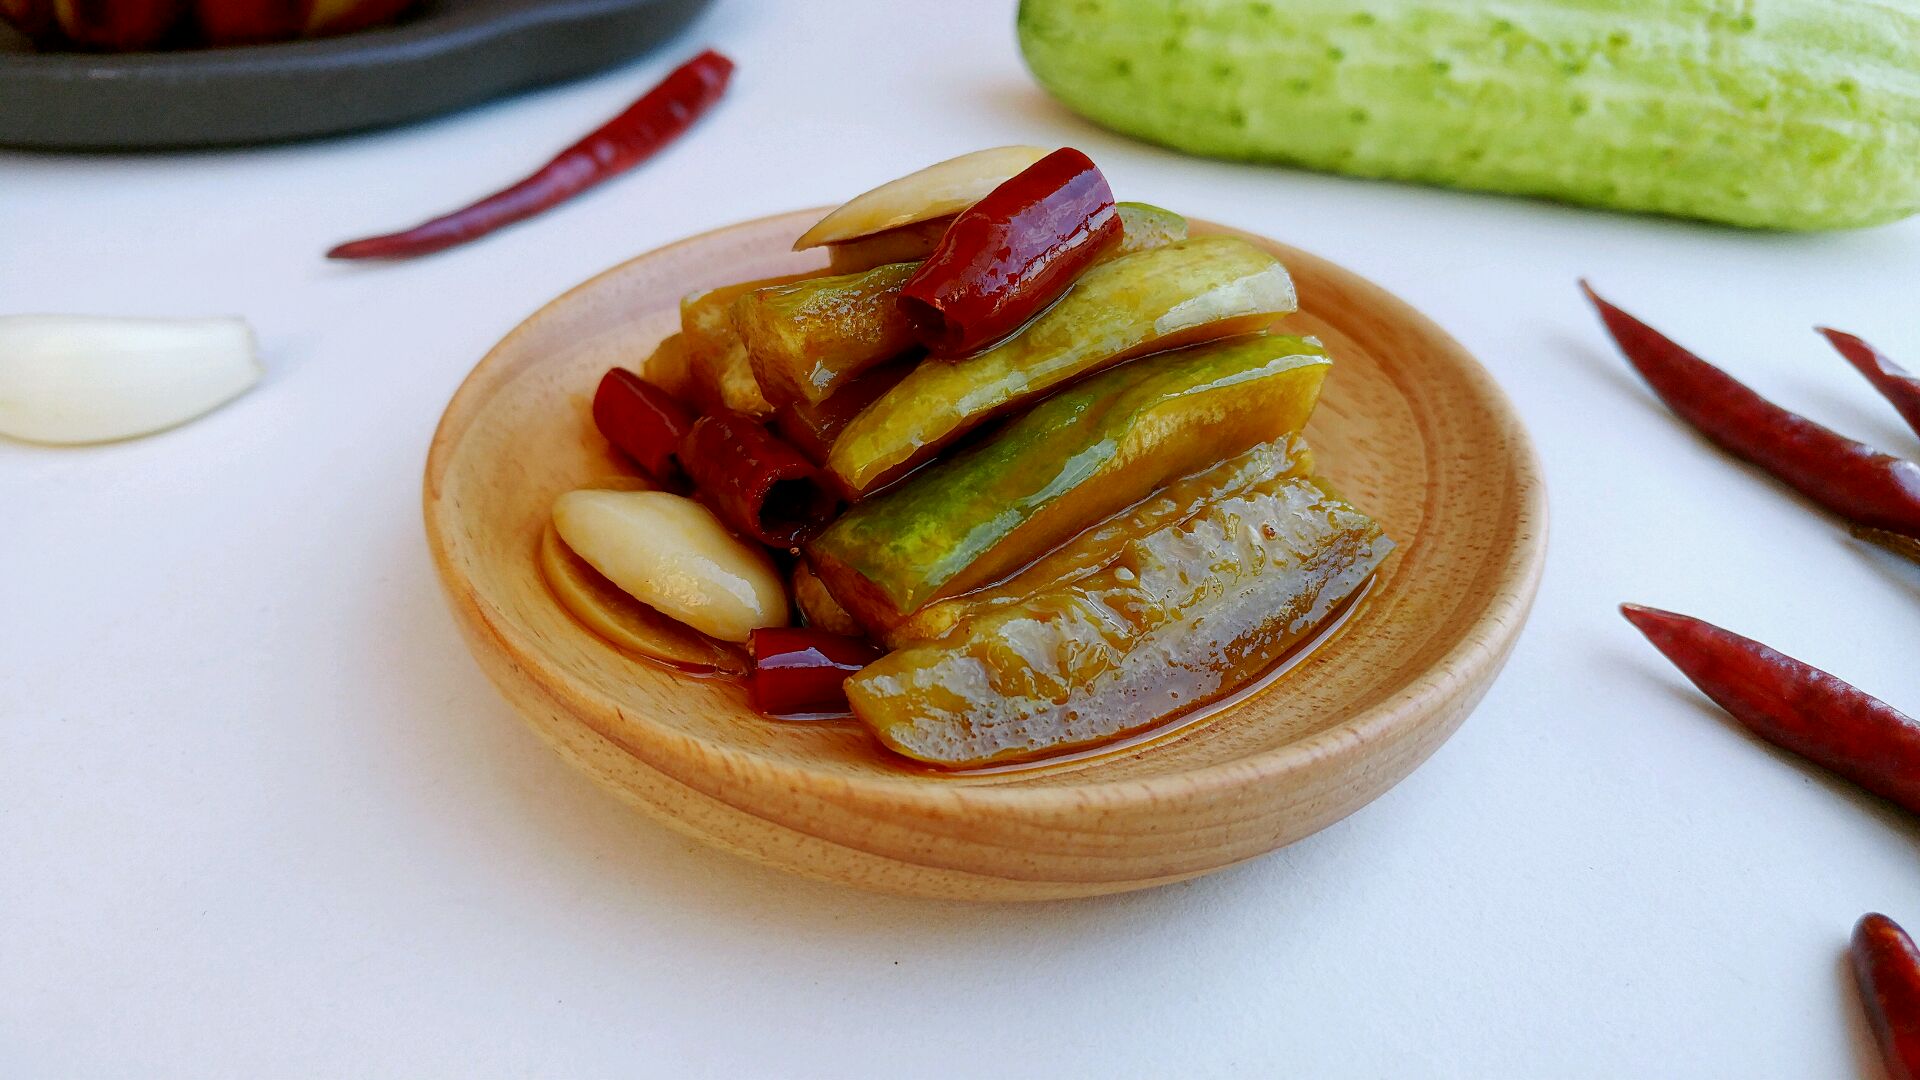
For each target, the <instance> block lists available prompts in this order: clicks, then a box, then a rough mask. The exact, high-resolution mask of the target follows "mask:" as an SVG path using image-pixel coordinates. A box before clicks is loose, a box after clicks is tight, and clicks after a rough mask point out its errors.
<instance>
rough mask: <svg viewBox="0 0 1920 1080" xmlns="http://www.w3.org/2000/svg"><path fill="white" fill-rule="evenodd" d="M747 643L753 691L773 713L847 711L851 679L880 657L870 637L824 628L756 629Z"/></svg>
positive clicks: (749, 687)
mask: <svg viewBox="0 0 1920 1080" xmlns="http://www.w3.org/2000/svg"><path fill="white" fill-rule="evenodd" d="M747 647H748V648H749V649H750V650H752V652H753V672H752V674H751V675H749V676H748V678H747V694H748V696H749V697H750V698H751V699H752V702H753V707H754V708H755V709H756V710H758V711H760V712H762V713H766V714H767V715H769V716H818V715H821V714H829V715H835V714H842V713H845V712H846V711H847V692H846V690H845V689H844V688H843V685H842V684H844V683H845V682H846V680H847V677H848V676H850V675H852V674H854V673H855V672H857V671H859V670H860V669H861V668H863V667H866V666H867V665H868V664H871V663H873V662H874V661H875V660H878V659H879V658H880V650H879V649H877V648H875V647H874V645H873V643H872V642H870V641H867V640H866V639H865V638H857V637H846V636H844V635H841V634H829V633H827V632H825V631H822V630H809V629H801V628H796V627H779V628H774V629H766V630H755V631H754V632H753V635H752V637H751V638H749V639H748V643H747Z"/></svg>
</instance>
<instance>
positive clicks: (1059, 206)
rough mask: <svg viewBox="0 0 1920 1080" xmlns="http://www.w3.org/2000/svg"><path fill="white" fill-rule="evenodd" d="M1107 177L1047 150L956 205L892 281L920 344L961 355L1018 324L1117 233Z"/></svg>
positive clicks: (1075, 155) (1073, 156) (1073, 154)
mask: <svg viewBox="0 0 1920 1080" xmlns="http://www.w3.org/2000/svg"><path fill="white" fill-rule="evenodd" d="M1120 233H1121V225H1120V216H1119V213H1118V212H1117V211H1116V210H1115V209H1114V207H1113V191H1112V189H1111V188H1109V187H1108V186H1107V178H1106V177H1105V176H1102V175H1101V173H1100V170H1099V168H1098V167H1096V166H1095V165H1094V163H1093V162H1092V161H1090V160H1089V159H1088V158H1087V155H1085V154H1083V153H1081V152H1080V151H1078V150H1075V149H1073V148H1071V147H1068V148H1066V149H1062V150H1056V151H1054V152H1053V153H1051V154H1048V155H1047V156H1046V157H1043V158H1041V159H1040V160H1039V161H1036V162H1034V163H1033V164H1032V165H1030V166H1028V167H1027V169H1026V170H1025V171H1024V172H1022V173H1020V174H1019V175H1018V176H1015V177H1014V178H1013V179H1011V180H1008V181H1007V182H1006V183H1004V184H1001V185H1000V186H999V187H997V188H994V189H993V190H992V191H991V192H989V193H988V194H987V196H986V198H984V199H981V200H980V201H979V202H977V203H975V204H973V206H971V207H969V208H968V209H966V210H964V211H961V213H960V216H959V217H957V218H955V219H954V220H953V224H952V225H950V226H948V227H947V231H946V234H945V235H944V236H942V237H941V238H940V245H939V246H938V247H936V248H934V250H933V254H932V255H929V256H927V260H926V261H925V262H923V263H921V264H920V269H919V270H917V271H915V272H914V275H913V276H912V277H911V278H908V279H907V283H906V284H905V285H904V286H902V287H901V289H900V308H901V310H902V311H904V312H906V314H907V317H908V319H909V320H911V321H912V323H913V327H914V332H915V333H916V334H917V335H918V336H919V338H920V340H921V342H923V343H924V344H925V345H926V346H927V348H929V349H931V350H932V351H933V352H935V353H937V354H939V355H943V356H961V355H965V354H967V353H971V352H974V351H976V350H978V349H980V348H982V347H984V346H987V345H991V344H993V343H994V342H996V341H999V340H1000V339H1001V338H1004V337H1006V336H1007V335H1008V334H1011V333H1013V332H1014V331H1015V330H1018V329H1020V327H1021V326H1023V325H1025V324H1026V321H1027V320H1028V319H1031V318H1032V317H1033V316H1034V315H1036V314H1038V313H1039V312H1040V311H1041V310H1042V309H1043V308H1045V307H1046V306H1047V305H1048V304H1051V303H1053V301H1054V300H1055V299H1057V298H1059V296H1060V294H1061V293H1063V292H1066V291H1067V287H1068V286H1069V285H1072V284H1073V279H1074V278H1077V277H1079V276H1080V273H1081V271H1083V270H1085V269H1086V268H1087V267H1088V266H1090V265H1092V263H1093V262H1094V260H1096V259H1098V258H1099V257H1100V255H1101V253H1102V252H1104V251H1105V250H1106V249H1107V247H1108V245H1110V244H1115V243H1118V242H1119V240H1120Z"/></svg>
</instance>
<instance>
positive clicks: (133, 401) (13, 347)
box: [0, 315, 260, 444]
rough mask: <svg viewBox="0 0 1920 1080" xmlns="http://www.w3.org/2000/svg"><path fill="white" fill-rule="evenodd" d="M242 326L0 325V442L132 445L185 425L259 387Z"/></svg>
mask: <svg viewBox="0 0 1920 1080" xmlns="http://www.w3.org/2000/svg"><path fill="white" fill-rule="evenodd" d="M256 354H257V349H256V348H255V345H254V340H253V330H252V329H251V328H250V327H248V326H247V324H246V323H245V322H244V321H242V320H240V319H225V318H221V319H129V318H117V317H111V316H92V315H7V316H0V435H11V436H13V437H14V438H16V439H27V440H30V441H33V442H42V443H60V444H72V443H94V442H109V441H111V440H114V439H130V438H133V437H134V436H136V435H148V434H152V433H153V432H156V431H161V430H164V429H166V428H170V427H174V426H175V425H178V424H183V423H186V422H187V421H188V420H191V419H193V418H194V417H196V416H200V415H202V414H204V413H207V412H211V411H212V410H213V409H215V408H217V407H219V406H221V405H224V404H226V403H227V402H229V401H231V400H233V399H234V398H236V397H239V396H240V395H241V394H242V393H244V392H245V391H246V390H247V388H248V387H250V386H252V385H253V384H254V383H255V382H258V381H259V379H260V361H259V360H258V358H257V355H256Z"/></svg>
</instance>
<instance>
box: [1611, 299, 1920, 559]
mask: <svg viewBox="0 0 1920 1080" xmlns="http://www.w3.org/2000/svg"><path fill="white" fill-rule="evenodd" d="M1580 287H1581V288H1582V289H1584V290H1585V291H1586V294H1587V299H1589V300H1591V301H1593V306H1594V307H1595V308H1597V309H1599V312H1600V318H1601V319H1602V321H1604V322H1605V323H1606V326H1607V330H1608V332H1610V333H1611V334H1612V335H1613V339H1614V341H1616V342H1618V343H1619V345H1620V351H1621V352H1623V353H1625V354H1626V357H1627V359H1628V360H1629V361H1631V362H1632V364H1633V366H1634V367H1635V368H1637V369H1638V370H1639V372H1640V374H1641V376H1642V377H1643V378H1645V379H1646V380H1647V383H1648V385H1650V386H1652V387H1653V391H1654V393H1656V394H1658V395H1659V396H1660V399H1661V400H1662V401H1664V402H1666V403H1667V407H1668V408H1670V409H1672V410H1673V411H1674V412H1675V413H1677V414H1679V416H1680V418H1681V419H1682V420H1685V421H1686V422H1687V423H1689V424H1692V425H1693V426H1694V427H1695V428H1697V429H1699V430H1700V432H1701V433H1702V434H1704V435H1705V436H1706V437H1707V438H1709V439H1712V440H1713V441H1714V442H1715V443H1717V444H1719V445H1720V446H1721V447H1722V448H1723V449H1725V450H1727V451H1729V452H1731V453H1733V454H1735V455H1736V456H1738V457H1741V458H1744V459H1746V460H1747V461H1750V462H1752V463H1753V464H1755V465H1758V466H1760V467H1761V468H1762V469H1765V470H1766V471H1768V472H1770V473H1772V474H1773V475H1774V476H1776V477H1778V478H1780V479H1781V480H1783V481H1785V482H1786V483H1787V484H1788V485H1789V486H1791V487H1792V488H1794V489H1795V490H1796V491H1798V492H1800V493H1801V494H1802V495H1805V496H1806V497H1807V498H1809V499H1812V500H1813V501H1814V502H1817V503H1819V504H1820V505H1822V506H1824V507H1826V508H1827V509H1829V510H1831V511H1833V512H1834V513H1836V514H1839V515H1840V516H1841V517H1843V518H1846V519H1847V520H1848V521H1851V522H1853V523H1855V524H1858V525H1864V526H1866V527H1867V528H1870V529H1882V530H1885V531H1887V532H1891V533H1898V534H1900V535H1903V536H1915V537H1920V464H1916V463H1914V462H1911V461H1907V460H1905V459H1902V458H1897V457H1894V456H1893V455H1891V454H1883V453H1881V452H1880V451H1878V450H1875V449H1874V448H1873V447H1871V446H1867V445H1866V444H1864V443H1857V442H1854V441H1853V440H1852V439H1849V438H1847V437H1845V436H1843V435H1840V434H1839V433H1837V432H1834V431H1832V430H1829V429H1828V428H1825V427H1822V426H1821V425H1819V424H1816V423H1814V422H1813V421H1811V420H1808V419H1807V418H1806V417H1804V416H1800V415H1798V414H1796V413H1791V412H1788V411H1787V410H1785V409H1783V408H1781V407H1780V406H1778V405H1775V404H1773V403H1772V402H1770V401H1768V400H1767V399H1765V398H1763V397H1761V396H1760V395H1759V394H1756V393H1754V392H1753V391H1752V390H1750V389H1748V388H1747V387H1746V386H1745V385H1744V384H1743V383H1741V382H1740V381H1739V380H1737V379H1735V378H1734V377H1733V376H1731V375H1728V374H1727V373H1726V372H1724V371H1721V370H1720V369H1719V368H1717V367H1714V366H1713V365H1712V364H1709V363H1707V362H1706V361H1705V360H1702V359H1700V358H1699V357H1698V356H1695V355H1694V354H1693V353H1690V352H1688V351H1687V350H1686V349H1683V348H1681V347H1680V346H1679V345H1677V344H1675V343H1674V342H1672V341H1671V340H1669V339H1667V338H1666V337H1664V336H1662V335H1661V333H1660V332H1659V331H1657V330H1655V329H1653V328H1652V327H1650V326H1648V325H1647V324H1645V323H1643V322H1641V321H1640V320H1638V319H1636V318H1634V317H1633V316H1631V315H1629V314H1627V313H1626V312H1624V311H1621V310H1620V309H1619V308H1617V307H1614V306H1613V305H1612V304H1609V303H1607V302H1606V301H1605V300H1602V299H1601V298H1600V297H1599V295H1598V294H1596V293H1595V292H1594V291H1593V289H1592V288H1590V287H1589V286H1588V285H1587V283H1586V282H1584V281H1583V282H1581V283H1580Z"/></svg>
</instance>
